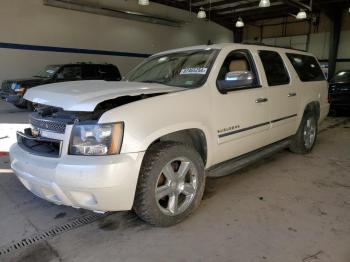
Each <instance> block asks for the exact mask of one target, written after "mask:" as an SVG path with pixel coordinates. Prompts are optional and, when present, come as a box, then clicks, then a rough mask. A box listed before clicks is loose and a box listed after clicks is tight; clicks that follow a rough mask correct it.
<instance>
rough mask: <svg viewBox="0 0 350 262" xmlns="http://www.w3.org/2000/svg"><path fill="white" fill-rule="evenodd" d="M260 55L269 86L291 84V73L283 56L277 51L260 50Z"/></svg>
mask: <svg viewBox="0 0 350 262" xmlns="http://www.w3.org/2000/svg"><path fill="white" fill-rule="evenodd" d="M259 56H260V59H261V62H262V64H263V66H264V70H265V74H266V79H267V82H268V84H269V86H278V85H286V84H289V74H288V72H287V69H286V67H285V65H284V62H283V60H282V58H281V56H280V55H279V54H278V53H277V52H274V51H267V50H260V51H259Z"/></svg>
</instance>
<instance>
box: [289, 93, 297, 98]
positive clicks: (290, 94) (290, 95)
mask: <svg viewBox="0 0 350 262" xmlns="http://www.w3.org/2000/svg"><path fill="white" fill-rule="evenodd" d="M296 95H297V93H289V94H288V97H292V96H296Z"/></svg>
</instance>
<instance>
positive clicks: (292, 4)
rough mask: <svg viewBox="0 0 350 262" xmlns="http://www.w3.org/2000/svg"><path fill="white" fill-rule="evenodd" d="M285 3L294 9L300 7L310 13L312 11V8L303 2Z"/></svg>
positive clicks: (287, 0) (285, 1)
mask: <svg viewBox="0 0 350 262" xmlns="http://www.w3.org/2000/svg"><path fill="white" fill-rule="evenodd" d="M283 2H284V3H285V4H287V5H290V6H293V7H298V8H300V9H306V10H308V11H311V10H312V6H310V5H306V4H304V3H302V2H299V1H297V0H283Z"/></svg>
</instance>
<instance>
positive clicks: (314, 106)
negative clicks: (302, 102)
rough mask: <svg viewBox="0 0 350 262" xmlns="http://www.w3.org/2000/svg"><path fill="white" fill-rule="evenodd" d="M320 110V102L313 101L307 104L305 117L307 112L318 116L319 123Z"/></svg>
mask: <svg viewBox="0 0 350 262" xmlns="http://www.w3.org/2000/svg"><path fill="white" fill-rule="evenodd" d="M320 108H321V106H320V102H319V101H311V102H309V103H308V104H306V106H305V108H304V112H303V115H304V114H305V112H309V111H310V112H313V113H315V115H316V116H317V121H318V120H319V119H320V114H321V113H320V112H321V109H320Z"/></svg>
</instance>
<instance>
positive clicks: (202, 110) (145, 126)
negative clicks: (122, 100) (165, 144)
mask: <svg viewBox="0 0 350 262" xmlns="http://www.w3.org/2000/svg"><path fill="white" fill-rule="evenodd" d="M198 101H200V102H199V103H198ZM208 105H210V100H209V96H208V95H205V89H204V88H198V89H194V90H186V91H182V92H177V93H171V94H165V95H160V96H156V97H152V98H147V99H144V100H140V101H137V102H133V103H130V104H127V105H123V106H120V107H116V108H114V109H112V110H109V111H107V112H105V113H104V114H103V115H102V116H101V118H100V120H99V122H100V123H108V122H117V121H123V122H124V124H125V125H124V126H125V130H124V138H123V145H122V149H121V153H131V152H142V151H146V150H147V148H148V147H149V146H150V145H151V144H152V143H153V142H154V141H156V140H157V139H158V138H160V137H162V136H164V135H167V134H171V133H173V132H177V131H181V130H187V129H199V130H201V131H202V132H203V133H204V135H205V136H206V140H207V164H209V163H210V162H211V159H212V156H211V152H212V150H211V149H212V148H213V142H212V140H213V139H212V138H213V137H215V136H213V134H215V132H213V130H211V129H210V126H211V125H210V121H211V118H210V106H208Z"/></svg>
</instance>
